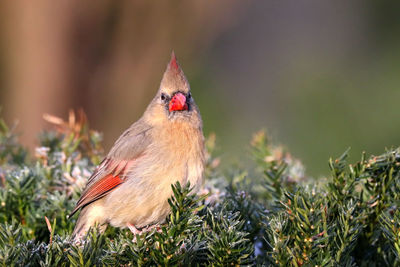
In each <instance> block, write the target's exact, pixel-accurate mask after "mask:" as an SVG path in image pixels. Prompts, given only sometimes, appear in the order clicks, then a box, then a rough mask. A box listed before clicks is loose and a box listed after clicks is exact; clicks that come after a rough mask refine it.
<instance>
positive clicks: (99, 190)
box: [69, 159, 132, 217]
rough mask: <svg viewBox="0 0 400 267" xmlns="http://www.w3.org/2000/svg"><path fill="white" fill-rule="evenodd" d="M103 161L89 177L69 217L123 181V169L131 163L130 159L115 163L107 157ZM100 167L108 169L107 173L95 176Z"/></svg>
mask: <svg viewBox="0 0 400 267" xmlns="http://www.w3.org/2000/svg"><path fill="white" fill-rule="evenodd" d="M103 162H104V164H100V166H99V168H97V169H96V171H95V172H94V173H93V175H92V176H91V177H90V178H89V182H88V185H87V188H86V189H85V190H84V192H83V193H82V195H81V198H80V199H79V201H78V203H77V204H76V206H75V208H74V210H73V211H72V212H71V214H70V215H69V217H71V216H72V215H74V213H75V212H77V211H78V210H79V209H80V208H83V207H84V206H86V205H88V204H90V203H92V202H93V201H96V200H98V199H100V198H102V197H103V196H105V195H106V194H107V193H109V192H110V191H111V190H113V189H114V188H116V187H117V186H118V185H120V184H121V183H123V182H124V180H123V178H124V175H125V170H126V169H127V167H129V165H130V164H132V161H124V160H123V161H121V162H119V164H116V165H114V164H112V162H111V161H110V160H109V159H107V160H104V161H103ZM101 168H105V169H108V174H107V175H105V176H104V177H101V178H98V177H97V176H98V175H99V172H100V169H101ZM121 177H122V179H121ZM96 179H97V181H96Z"/></svg>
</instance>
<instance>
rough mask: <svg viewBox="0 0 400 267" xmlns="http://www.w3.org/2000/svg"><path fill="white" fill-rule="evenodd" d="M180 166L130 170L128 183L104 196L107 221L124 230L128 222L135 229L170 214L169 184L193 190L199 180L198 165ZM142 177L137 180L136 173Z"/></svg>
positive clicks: (200, 171)
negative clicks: (179, 184) (178, 184)
mask: <svg viewBox="0 0 400 267" xmlns="http://www.w3.org/2000/svg"><path fill="white" fill-rule="evenodd" d="M193 163H194V162H192V164H191V165H188V164H187V163H186V164H185V165H182V166H175V165H170V166H167V165H164V166H167V168H165V167H164V168H159V169H157V168H154V167H153V168H152V169H151V167H149V170H148V171H147V172H146V171H144V170H143V169H138V170H132V173H131V174H130V176H131V177H132V178H130V179H129V180H127V181H126V182H124V183H122V184H121V185H120V186H118V187H117V188H116V189H115V190H113V191H112V192H111V193H110V194H109V195H107V196H106V197H105V203H104V205H105V206H104V207H105V212H106V214H107V215H108V216H107V217H108V222H109V223H110V224H111V225H112V226H115V227H122V228H123V227H126V225H127V224H128V223H130V224H133V225H135V226H136V227H137V228H141V227H145V226H147V225H152V224H156V223H162V222H163V221H164V220H165V218H166V216H167V215H168V213H169V211H170V207H169V204H168V198H170V197H171V195H172V189H171V184H174V183H175V182H177V181H179V182H180V183H181V185H185V184H186V183H187V182H188V181H189V182H190V184H191V187H193V186H194V187H195V188H196V190H197V189H198V188H199V187H200V186H199V185H200V184H201V178H202V171H203V167H202V162H198V163H197V164H193ZM139 173H141V174H143V173H144V174H145V175H144V177H142V178H138V174H139Z"/></svg>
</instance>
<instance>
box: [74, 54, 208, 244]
mask: <svg viewBox="0 0 400 267" xmlns="http://www.w3.org/2000/svg"><path fill="white" fill-rule="evenodd" d="M202 128H203V123H202V119H201V116H200V111H199V108H198V106H197V105H196V103H195V102H194V99H193V96H192V94H191V89H190V85H189V82H188V80H187V78H186V76H185V74H184V73H183V70H182V68H181V67H180V65H179V63H178V61H177V58H176V56H175V53H174V52H173V51H172V53H171V59H170V61H169V63H168V65H167V69H166V71H165V72H164V75H163V77H162V79H161V83H160V87H159V89H158V91H157V93H156V95H155V97H154V98H153V99H152V100H151V102H150V104H149V105H148V107H147V108H146V110H145V111H144V113H143V115H142V117H141V118H140V119H139V120H137V121H136V122H135V123H133V124H132V125H131V126H130V127H129V128H128V129H127V130H125V131H124V132H123V133H122V135H121V136H120V137H119V138H118V139H117V141H116V142H115V143H114V145H113V146H112V148H111V149H110V151H109V153H108V154H107V156H106V157H105V158H104V159H103V160H102V161H101V163H100V164H99V165H98V166H97V167H96V169H95V170H94V172H93V174H92V175H91V176H90V177H89V179H88V181H87V184H86V187H85V188H84V189H83V191H82V193H81V196H80V199H79V200H78V202H77V204H76V206H75V208H74V209H73V210H72V212H71V213H70V215H69V217H71V216H73V215H74V214H75V213H76V212H77V211H79V210H81V211H80V214H79V217H78V219H77V221H76V224H75V228H74V230H73V233H72V236H73V237H74V238H75V239H76V240H79V239H81V238H83V237H84V236H85V235H86V233H87V232H88V230H89V229H90V228H91V227H95V226H97V227H99V229H100V232H104V231H105V229H106V228H107V226H108V225H111V226H113V227H118V228H129V229H130V230H131V231H132V232H133V233H134V234H136V233H141V231H143V230H145V229H151V228H153V227H154V226H159V225H160V224H162V223H163V222H164V221H165V218H166V216H167V215H168V214H169V212H170V207H169V204H168V199H169V198H170V197H171V196H172V188H171V184H174V183H176V182H179V183H180V184H181V185H182V186H185V185H187V183H190V186H191V187H192V188H193V192H197V191H198V190H199V189H200V188H201V186H202V184H203V172H204V164H205V148H204V135H203V130H202Z"/></svg>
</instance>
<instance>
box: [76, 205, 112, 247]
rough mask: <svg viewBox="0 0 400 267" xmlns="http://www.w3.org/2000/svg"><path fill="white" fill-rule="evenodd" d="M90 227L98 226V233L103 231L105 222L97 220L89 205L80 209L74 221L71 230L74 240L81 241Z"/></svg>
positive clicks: (105, 225) (105, 226)
mask: <svg viewBox="0 0 400 267" xmlns="http://www.w3.org/2000/svg"><path fill="white" fill-rule="evenodd" d="M91 227H98V230H99V231H100V233H103V232H104V231H105V230H106V228H107V224H106V223H105V222H102V221H99V218H98V217H96V216H93V212H92V209H91V206H90V205H89V206H86V207H84V208H83V209H82V210H81V212H80V214H79V217H78V220H77V221H76V224H75V228H74V231H73V232H72V238H73V239H74V241H82V240H83V238H84V237H85V236H86V234H87V232H88V231H89V229H90V228H91Z"/></svg>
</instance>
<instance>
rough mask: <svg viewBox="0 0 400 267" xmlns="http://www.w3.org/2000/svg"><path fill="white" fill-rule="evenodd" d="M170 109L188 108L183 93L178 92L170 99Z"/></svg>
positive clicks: (180, 109)
mask: <svg viewBox="0 0 400 267" xmlns="http://www.w3.org/2000/svg"><path fill="white" fill-rule="evenodd" d="M168 107H169V111H170V112H171V111H182V110H188V105H187V103H186V97H185V96H184V95H183V94H182V93H176V94H175V95H174V96H173V97H172V98H171V101H169V106H168Z"/></svg>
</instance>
